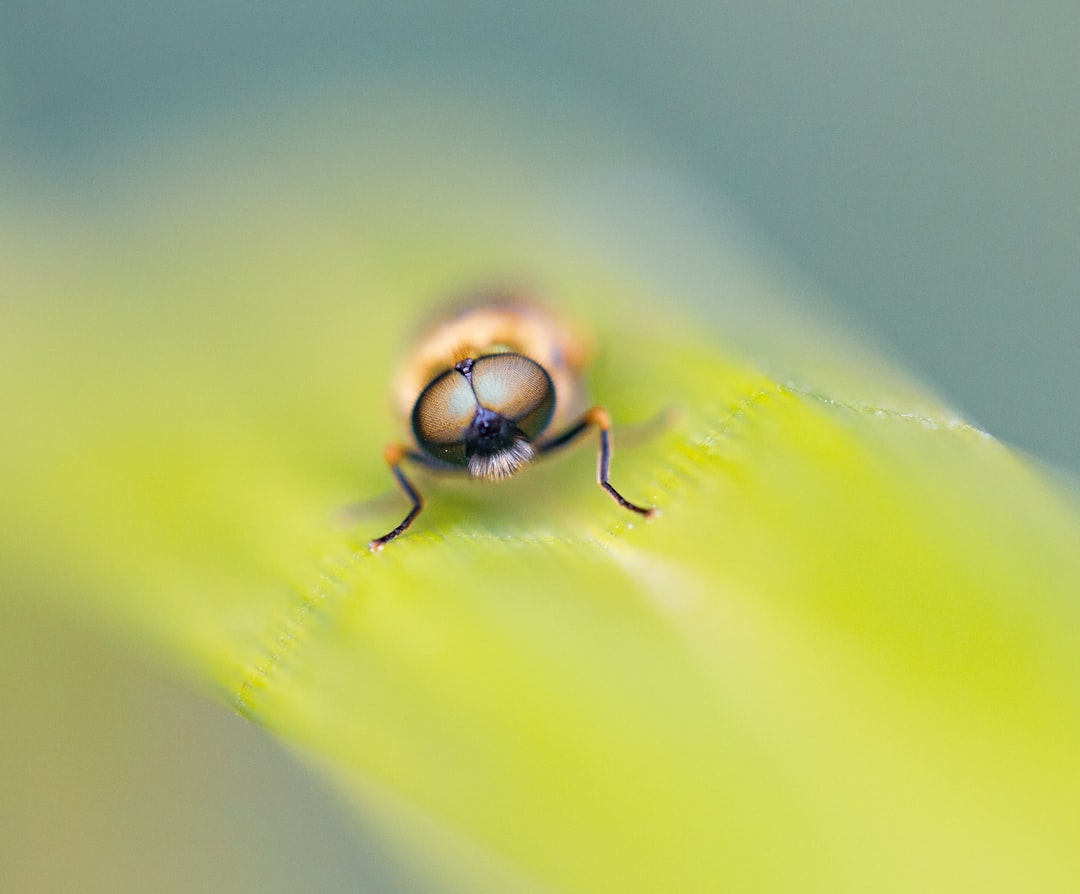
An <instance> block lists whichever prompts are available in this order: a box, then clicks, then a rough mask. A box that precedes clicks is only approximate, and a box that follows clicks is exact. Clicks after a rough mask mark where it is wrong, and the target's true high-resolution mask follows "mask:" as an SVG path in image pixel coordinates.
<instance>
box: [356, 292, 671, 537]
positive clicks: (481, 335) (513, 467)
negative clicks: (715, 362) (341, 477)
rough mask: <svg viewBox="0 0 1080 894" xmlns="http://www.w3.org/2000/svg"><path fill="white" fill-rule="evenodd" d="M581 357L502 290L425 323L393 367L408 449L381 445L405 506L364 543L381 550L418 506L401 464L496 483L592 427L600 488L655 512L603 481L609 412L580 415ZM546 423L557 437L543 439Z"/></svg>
mask: <svg viewBox="0 0 1080 894" xmlns="http://www.w3.org/2000/svg"><path fill="white" fill-rule="evenodd" d="M587 358H588V348H587V345H586V343H585V341H584V340H583V339H582V338H581V337H580V335H579V334H578V333H576V332H575V331H574V330H573V329H571V328H570V327H569V326H567V325H566V324H565V323H563V322H562V321H560V320H558V319H556V318H555V317H554V316H552V315H551V314H550V313H548V312H547V311H546V310H545V309H543V308H542V307H540V306H539V305H536V304H532V303H529V302H526V301H524V300H522V299H520V298H516V297H514V296H509V295H507V296H493V297H489V298H488V299H486V300H484V301H482V302H480V303H478V304H475V305H473V306H471V307H469V308H468V309H466V310H463V311H460V312H459V313H457V314H456V315H454V316H451V317H450V318H448V319H446V320H444V321H442V322H441V323H440V324H439V325H437V326H436V327H435V328H434V329H432V330H431V331H430V332H429V333H428V334H427V335H426V336H425V337H424V338H422V339H421V340H420V342H419V343H418V344H417V346H416V348H415V349H414V351H413V352H412V354H411V355H410V357H409V359H408V362H407V363H406V364H405V366H404V367H403V368H402V369H401V371H400V373H399V375H398V379H397V387H396V389H395V397H396V402H397V405H398V409H399V411H400V413H401V415H402V416H403V417H406V418H408V419H409V420H410V422H411V428H412V435H413V438H414V440H415V444H416V446H415V447H412V446H409V445H407V444H400V443H398V444H390V445H389V446H388V447H387V448H386V450H385V451H384V458H385V459H386V462H387V464H388V465H389V466H390V471H391V473H392V474H393V476H394V478H395V479H396V480H397V483H398V485H399V486H400V487H401V490H402V491H404V493H405V495H406V496H407V497H408V498H409V500H410V502H411V503H412V507H411V508H410V510H409V513H408V515H406V516H405V518H404V519H403V520H402V522H401V524H399V525H398V526H397V527H396V528H394V529H393V530H392V531H390V532H389V533H387V534H384V535H383V536H382V537H377V538H376V539H374V540H372V541H371V543H370V544H369V548H370V549H371V550H373V551H378V550H381V549H382V548H383V547H384V546H386V544H387V543H389V542H390V541H391V540H393V539H395V538H396V537H399V536H400V535H401V534H402V533H404V532H405V530H406V529H408V527H409V525H411V524H412V523H413V521H414V520H415V518H416V516H417V515H419V513H420V510H421V509H422V508H423V505H424V501H423V498H422V497H421V496H420V493H419V491H417V489H416V487H415V486H414V485H413V483H412V482H411V481H410V480H409V479H408V478H407V477H406V475H405V472H404V471H403V470H402V463H403V462H404V461H406V460H409V461H410V462H413V463H415V464H417V465H420V466H425V467H427V468H430V469H435V470H438V471H457V472H467V473H468V474H469V475H470V476H471V477H473V478H481V479H487V480H499V479H503V478H509V477H511V476H512V475H514V474H515V473H516V472H518V471H519V470H520V469H521V468H522V467H523V466H525V465H526V464H527V463H529V462H531V461H532V460H534V459H536V458H537V457H539V456H544V455H546V454H548V453H551V452H553V451H555V450H558V449H559V448H561V447H565V446H567V445H568V444H570V443H572V442H573V441H575V440H577V439H578V438H579V437H580V436H581V435H582V434H584V433H585V432H586V431H587V430H588V429H589V428H590V426H596V428H597V429H599V432H600V454H599V465H598V476H597V477H598V480H599V483H600V486H601V487H602V488H603V489H604V490H606V491H607V492H608V493H609V494H610V495H611V497H612V498H613V499H614V500H615V502H616V503H618V504H619V505H620V506H622V507H624V508H626V509H629V510H630V511H631V512H636V513H637V514H639V515H643V516H645V517H651V516H653V515H655V514H656V510H655V509H653V508H651V507H645V506H639V505H637V504H636V503H631V502H630V501H629V500H627V499H626V498H625V497H623V495H622V494H620V493H619V492H618V491H617V490H616V489H615V487H614V486H613V485H612V484H611V481H610V480H609V473H610V471H611V456H612V437H611V418H610V417H609V415H608V413H607V411H606V410H605V409H604V408H603V407H592V408H591V409H586V410H584V411H581V398H582V391H581V387H580V382H581V375H582V372H583V370H584V367H585V363H586V360H587ZM575 411H577V415H576V416H575V415H574V414H575ZM570 419H573V421H568V420H570ZM559 426H562V427H561V428H560V427H559ZM552 427H555V428H556V430H557V433H556V434H552V435H545V433H546V432H547V431H548V429H549V428H552Z"/></svg>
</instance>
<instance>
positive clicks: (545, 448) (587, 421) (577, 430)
mask: <svg viewBox="0 0 1080 894" xmlns="http://www.w3.org/2000/svg"><path fill="white" fill-rule="evenodd" d="M590 425H595V426H596V427H597V428H598V429H600V455H599V458H598V462H597V476H596V477H597V480H598V482H599V484H600V486H601V487H602V488H603V489H604V490H606V491H607V492H608V493H609V494H610V495H611V498H612V499H613V500H614V501H615V502H616V503H618V504H619V505H620V506H622V507H623V508H625V509H629V510H630V511H631V512H636V513H638V515H644V516H645V517H646V518H652V517H653V516H655V515H656V514H657V510H656V508H655V507H652V506H648V507H647V506H638V505H637V504H636V503H631V502H630V501H629V500H628V499H626V497H624V496H623V495H622V494H620V493H619V492H618V491H617V490H616V489H615V487H614V485H612V483H611V481H610V475H611V457H612V455H613V453H614V449H615V448H614V446H613V445H612V438H611V416H609V415H608V411H607V410H605V409H604V408H603V407H593V408H592V409H591V410H586V411H585V413H584V414H582V417H581V418H580V419H579V420H578V421H577V422H575V423H574V424H573V425H571V426H570V428H568V429H567V430H566V431H564V432H563V433H562V434H561V435H556V436H555V437H554V438H551V439H549V440H547V441H544V442H543V443H542V444H540V445H539V446H538V447H537V452H538V453H540V454H544V453H551V452H552V451H554V450H558V449H559V448H561V447H565V446H566V445H567V444H570V443H572V442H573V441H575V440H577V438H579V437H580V436H581V435H582V434H583V433H584V432H585V431H586V429H588V427H589V426H590Z"/></svg>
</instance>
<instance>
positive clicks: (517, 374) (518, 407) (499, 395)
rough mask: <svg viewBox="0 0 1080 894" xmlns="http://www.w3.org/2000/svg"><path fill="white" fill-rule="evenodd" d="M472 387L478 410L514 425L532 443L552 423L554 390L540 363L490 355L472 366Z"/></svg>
mask: <svg viewBox="0 0 1080 894" xmlns="http://www.w3.org/2000/svg"><path fill="white" fill-rule="evenodd" d="M472 387H473V390H474V391H475V392H476V398H477V400H478V401H479V402H480V404H481V406H484V407H487V408H488V409H489V410H492V411H493V412H495V413H498V414H499V415H500V416H502V417H503V418H505V419H508V420H510V421H511V422H513V423H514V424H515V425H516V426H517V427H518V428H519V429H520V430H521V431H522V433H523V434H524V435H525V436H526V437H527V438H529V440H532V439H533V438H535V437H537V436H538V435H539V434H540V433H541V432H542V431H543V430H544V429H545V428H547V426H548V423H550V422H551V417H552V415H553V414H554V412H555V386H554V385H552V383H551V377H550V376H549V375H548V374H547V371H546V370H545V369H544V367H542V366H541V365H540V364H539V363H537V362H536V361H534V360H530V359H529V358H528V357H524V356H522V355H521V354H489V355H488V356H486V357H481V358H480V359H479V360H477V361H476V363H474V364H473V369H472Z"/></svg>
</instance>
